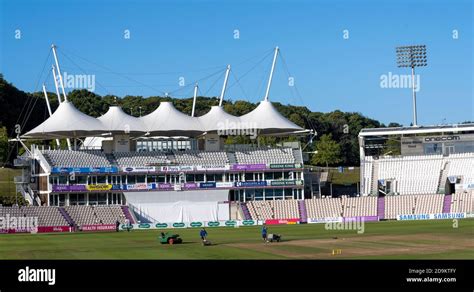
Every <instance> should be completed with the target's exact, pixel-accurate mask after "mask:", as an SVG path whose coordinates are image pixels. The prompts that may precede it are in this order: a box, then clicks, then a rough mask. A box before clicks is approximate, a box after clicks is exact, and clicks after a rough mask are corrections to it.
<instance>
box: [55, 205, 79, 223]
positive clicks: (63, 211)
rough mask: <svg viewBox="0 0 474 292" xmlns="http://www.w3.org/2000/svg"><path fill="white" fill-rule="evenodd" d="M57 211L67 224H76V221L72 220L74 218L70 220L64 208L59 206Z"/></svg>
mask: <svg viewBox="0 0 474 292" xmlns="http://www.w3.org/2000/svg"><path fill="white" fill-rule="evenodd" d="M58 209H59V213H61V215H63V217H64V219H66V221H67V223H68V224H69V225H74V226H75V225H76V222H74V220H72V218H71V216H69V214H68V213H67V212H66V210H64V208H62V207H59V208H58Z"/></svg>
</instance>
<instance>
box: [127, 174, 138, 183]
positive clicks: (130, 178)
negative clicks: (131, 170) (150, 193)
mask: <svg viewBox="0 0 474 292" xmlns="http://www.w3.org/2000/svg"><path fill="white" fill-rule="evenodd" d="M135 181H136V178H135V176H134V175H128V176H127V183H128V184H134V183H135Z"/></svg>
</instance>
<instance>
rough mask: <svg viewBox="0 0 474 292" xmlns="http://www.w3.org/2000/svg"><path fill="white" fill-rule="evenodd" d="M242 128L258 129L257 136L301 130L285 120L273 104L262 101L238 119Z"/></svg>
mask: <svg viewBox="0 0 474 292" xmlns="http://www.w3.org/2000/svg"><path fill="white" fill-rule="evenodd" d="M240 120H241V123H242V125H243V126H244V128H250V129H258V130H259V134H272V133H281V132H295V131H302V130H303V128H301V127H300V126H298V125H296V124H295V123H293V122H291V121H289V120H288V119H286V118H285V117H284V116H283V115H282V114H280V113H279V112H278V111H277V110H276V108H275V107H274V106H273V104H272V103H271V102H270V101H268V100H263V101H261V102H260V104H259V105H258V106H257V107H256V108H255V109H254V110H253V111H251V112H249V113H248V114H245V115H243V116H241V117H240Z"/></svg>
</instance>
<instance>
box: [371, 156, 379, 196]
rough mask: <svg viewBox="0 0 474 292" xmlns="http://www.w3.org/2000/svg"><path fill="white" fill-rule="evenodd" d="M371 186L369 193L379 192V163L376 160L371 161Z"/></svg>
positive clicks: (375, 193)
mask: <svg viewBox="0 0 474 292" xmlns="http://www.w3.org/2000/svg"><path fill="white" fill-rule="evenodd" d="M371 182H372V186H371V188H370V189H371V194H372V195H375V196H377V195H378V194H379V164H378V162H377V161H374V163H372V180H371Z"/></svg>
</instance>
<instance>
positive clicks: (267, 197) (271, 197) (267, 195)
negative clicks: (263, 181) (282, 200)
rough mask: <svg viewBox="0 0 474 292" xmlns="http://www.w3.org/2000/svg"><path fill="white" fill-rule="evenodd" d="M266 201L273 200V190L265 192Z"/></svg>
mask: <svg viewBox="0 0 474 292" xmlns="http://www.w3.org/2000/svg"><path fill="white" fill-rule="evenodd" d="M265 200H273V190H271V189H266V190H265Z"/></svg>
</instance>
